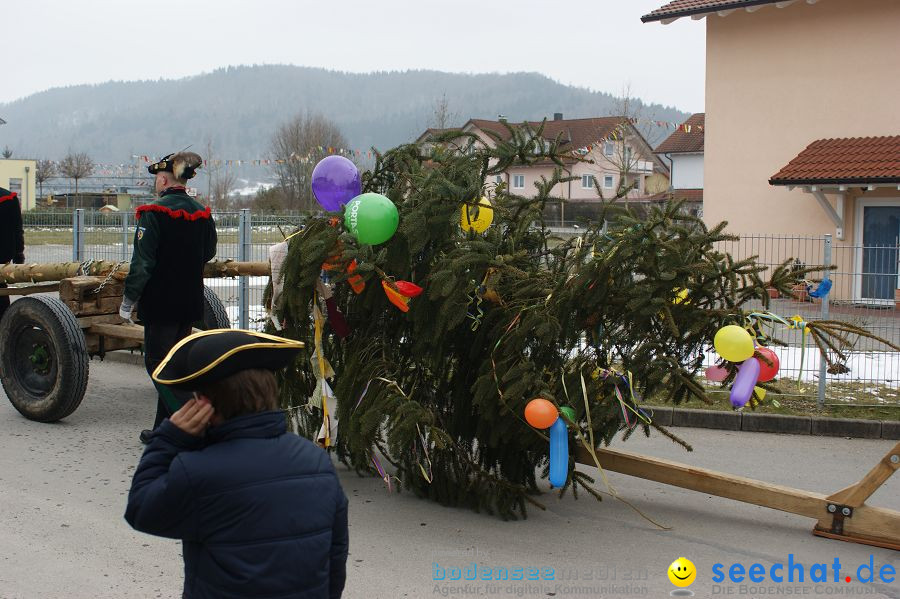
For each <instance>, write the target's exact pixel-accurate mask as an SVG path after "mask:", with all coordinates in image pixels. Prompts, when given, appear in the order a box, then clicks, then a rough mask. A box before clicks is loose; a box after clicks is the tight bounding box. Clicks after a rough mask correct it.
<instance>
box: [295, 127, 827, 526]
mask: <svg viewBox="0 0 900 599" xmlns="http://www.w3.org/2000/svg"><path fill="white" fill-rule="evenodd" d="M509 133H510V136H509V139H507V140H505V141H504V140H503V139H501V138H500V136H497V137H496V139H495V144H496V145H495V147H493V148H487V147H484V145H483V144H481V143H480V142H477V141H476V139H475V138H474V137H468V136H465V135H462V134H460V133H458V132H457V133H450V134H447V135H446V136H445V137H443V138H440V139H439V140H438V143H436V144H434V146H433V147H430V148H429V149H427V150H426V149H424V148H423V147H420V146H417V145H405V146H401V147H398V148H396V149H393V150H391V151H389V152H386V153H385V154H383V155H378V160H377V164H376V166H375V168H374V170H372V171H370V172H368V173H366V174H365V176H364V182H363V183H364V185H363V187H364V189H363V191H375V192H379V193H383V194H385V195H386V196H388V197H389V198H390V199H391V200H392V201H393V202H394V203H395V204H396V206H397V208H398V210H399V213H400V227H399V229H398V231H397V233H396V234H395V235H394V236H393V238H392V239H390V240H389V241H388V242H386V243H384V244H382V245H380V246H376V247H372V246H367V245H360V244H358V243H357V242H356V240H355V239H354V238H353V237H352V236H351V235H350V234H349V233H345V232H342V229H341V227H340V226H339V219H336V218H331V219H329V218H320V219H313V220H311V221H310V222H309V224H308V225H307V227H306V228H305V229H304V230H303V231H302V233H299V234H298V235H296V236H295V237H294V238H293V239H292V240H291V242H290V248H289V252H288V257H287V259H286V262H285V264H284V273H285V274H284V284H285V285H284V288H285V292H284V295H283V296H282V298H281V301H280V305H279V306H278V313H279V315H280V317H281V318H282V319H283V321H284V323H285V326H286V329H285V330H284V331H282V332H281V333H280V334H285V335H287V336H289V337H292V338H296V339H300V340H303V341H305V342H306V344H307V346H306V347H307V355H306V360H300V361H298V365H297V368H296V369H295V370H294V371H292V372H290V373H289V374H288V375H287V376H286V379H285V381H284V383H285V384H283V385H282V393H283V401H284V405H285V407H291V408H297V407H298V406H306V407H300V408H299V409H297V410H296V413H297V414H298V415H299V421H300V426H301V429H302V430H301V432H302V433H303V434H306V435H308V436H310V437H312V436H313V435H314V434H315V432H316V430H317V429H318V428H319V426H320V424H321V423H322V410H321V409H319V408H317V407H310V406H307V405H306V404H307V402H308V398H309V397H310V396H311V395H313V392H314V390H315V388H316V384H317V381H316V377H315V376H314V374H313V373H314V372H316V371H317V369H318V367H317V366H314V367H313V368H310V366H309V365H310V363H311V361H312V363H313V364H315V363H316V361H317V358H316V356H314V352H315V347H316V343H315V341H316V340H315V327H314V322H313V317H312V307H313V303H314V301H316V300H315V299H314V298H315V297H316V293H317V292H316V289H317V281H319V279H320V276H321V274H322V273H323V264H326V263H328V264H329V266H330V268H331V269H332V270H327V271H324V272H326V273H330V274H332V275H335V273H341V274H339V275H336V276H333V279H332V281H333V283H334V293H335V298H336V300H337V305H338V306H339V307H340V309H341V310H342V311H343V314H344V315H345V316H346V321H347V323H348V324H349V327H350V328H351V329H352V332H351V334H350V335H349V336H347V337H345V338H343V339H340V338H338V336H336V335H334V334H331V333H330V332H329V330H326V331H325V334H324V336H323V338H322V347H323V350H324V351H323V354H324V357H325V358H327V360H328V361H329V362H330V365H331V366H332V367H333V369H334V372H335V373H336V376H335V377H334V378H333V380H332V382H333V386H334V391H335V394H336V396H337V398H338V400H339V405H338V408H337V416H338V418H339V422H340V435H339V438H338V442H337V444H336V451H337V454H338V456H339V458H340V459H341V460H342V461H344V462H345V463H346V464H348V465H350V466H351V467H353V468H355V469H356V470H358V471H360V472H376V471H380V470H381V462H380V460H381V459H386V460H388V461H389V462H390V463H391V464H393V467H394V469H395V471H396V477H397V478H398V479H399V480H400V482H401V484H402V486H404V487H406V488H409V489H412V490H413V491H414V492H415V493H417V494H418V495H420V496H422V497H427V498H429V499H432V500H434V501H437V502H439V503H441V504H444V505H453V506H467V507H470V508H472V509H475V510H486V511H488V512H490V513H496V514H499V515H500V516H501V517H503V518H515V517H519V516H524V515H525V513H526V504H527V503H528V502H531V503H534V504H537V505H539V503H538V502H537V501H536V499H535V497H534V496H535V495H536V494H537V491H538V484H537V482H538V478H537V477H538V475H539V473H540V468H541V467H542V466H546V464H547V459H548V442H547V436H546V433H545V432H544V431H538V430H535V429H533V428H531V427H530V426H529V425H528V424H527V423H526V422H525V420H524V417H523V413H524V409H525V405H526V404H527V403H528V401H529V400H531V399H533V398H535V397H544V398H547V399H550V400H551V401H553V402H555V403H556V404H557V405H558V406H570V407H571V408H573V410H574V413H575V418H574V423H571V424H570V427H569V428H570V431H572V432H574V431H575V430H576V429H577V432H578V433H580V434H581V435H582V438H585V439H587V438H591V439H593V440H594V441H595V442H598V443H599V442H603V443H608V442H609V441H610V440H611V439H612V438H613V436H614V435H615V434H616V433H617V432H618V431H620V430H623V429H625V434H626V435H629V434H631V433H632V432H634V431H635V430H642V431H643V432H644V433H646V434H649V433H650V429H657V430H658V431H660V432H662V433H664V434H667V435H668V433H666V432H665V431H664V430H663V429H661V428H660V427H658V425H657V424H656V423H655V422H654V421H653V418H652V414H651V413H650V411H649V410H647V409H645V408H642V399H641V397H650V396H652V397H653V398H654V399H655V400H662V399H668V400H671V401H673V402H674V403H676V404H677V403H679V402H681V401H683V400H685V399H686V398H688V397H690V396H694V397H700V398H704V399H705V398H706V395H705V391H704V387H703V386H702V385H701V384H700V383H698V381H697V379H696V376H697V374H698V372H700V370H701V367H702V364H703V357H704V356H703V351H705V350H706V348H707V347H708V346H709V345H710V343H711V341H712V339H713V337H714V335H715V333H716V331H717V330H718V329H719V328H720V327H722V326H723V325H725V324H734V323H743V322H744V317H745V312H744V310H743V307H744V306H745V305H746V304H747V303H748V302H750V301H753V300H758V301H760V302H762V303H763V305H764V306H768V301H769V299H768V294H767V292H766V286H767V285H772V286H775V287H777V288H779V289H781V290H783V291H785V292H787V291H788V289H789V287H790V284H791V283H792V281H793V276H794V274H793V273H791V272H790V269H789V268H788V266H787V264H785V265H782V266H781V267H779V268H777V269H775V271H774V273H773V274H772V277H771V279H770V280H769V281H767V282H765V283H764V282H763V281H762V280H761V278H760V276H761V274H762V273H763V271H764V270H765V268H764V267H762V266H759V265H758V264H756V263H755V262H754V261H753V260H752V259H748V260H734V259H732V258H731V257H730V256H729V255H727V254H724V253H722V252H721V251H719V250H718V249H716V246H717V244H718V242H720V241H723V240H727V239H733V237H731V236H729V235H728V234H726V233H725V232H724V228H725V224H724V223H723V224H721V225H719V226H716V227H713V228H712V229H709V228H707V227H706V226H705V225H704V223H703V222H702V221H701V220H699V219H697V218H695V217H693V216H691V215H688V214H685V213H683V212H682V211H681V210H680V205H679V204H676V203H672V204H669V205H665V206H661V207H658V208H653V209H651V210H650V212H649V214H648V215H647V216H646V217H645V218H642V219H640V220H638V219H637V218H635V217H634V216H633V215H632V214H631V213H630V212H629V211H628V210H627V209H624V208H622V207H621V206H619V204H618V203H617V202H615V201H611V202H606V203H605V208H604V221H605V223H606V224H605V225H604V223H603V222H598V223H585V227H584V229H582V230H581V234H580V235H578V236H577V237H574V238H569V239H563V238H560V237H557V236H554V234H552V233H551V232H550V231H549V230H548V229H547V228H546V227H545V226H544V223H543V214H544V207H545V205H546V204H547V203H548V202H560V201H563V200H562V199H561V198H559V197H554V196H553V195H552V190H553V188H554V186H556V185H557V184H558V183H563V182H566V181H568V180H569V178H566V177H564V176H563V173H564V171H563V169H562V167H563V159H564V158H566V159H570V158H569V155H570V154H567V155H565V156H564V155H563V154H561V153H560V150H559V143H558V142H557V143H553V144H550V146H549V147H544V145H543V144H536V143H535V140H537V139H541V133H542V131H541V130H540V129H539V130H537V131H534V130H530V129H528V128H527V127H524V128H523V127H515V128H514V127H509ZM460 139H462V140H463V142H462V143H460ZM537 162H541V163H544V162H551V163H554V164H556V165H557V167H558V168H557V169H556V172H555V174H554V175H553V176H552V177H551V178H550V179H548V180H543V181H541V182H540V183H539V185H538V186H537V194H536V196H535V197H534V198H525V197H522V196H519V195H516V194H513V193H511V192H510V190H508V189H506V188H505V187H504V186H502V185H500V186H498V187H497V188H495V189H494V188H492V187H489V188H487V189H488V191H490V192H491V193H490V194H489V195H491V197H490V201H491V202H492V203H493V207H494V219H493V225H492V226H491V227H490V228H489V229H488V230H487V231H486V232H484V233H482V234H475V233H473V232H468V233H467V232H464V231H463V230H462V229H461V227H460V214H461V212H460V211H461V207H462V206H463V205H465V204H473V203H475V202H476V201H477V199H478V198H480V197H482V196H484V195H488V194H486V188H485V183H484V182H485V181H486V180H493V178H494V177H493V176H494V175H496V174H500V173H503V172H506V171H507V170H508V169H509V168H511V167H514V166H516V165H529V164H534V163H537ZM352 261H355V263H356V265H357V267H356V270H355V271H354V272H353V273H352V274H353V275H354V276H357V275H358V276H360V277H362V278H363V279H364V280H365V283H366V285H365V289H364V290H363V291H362V293H360V294H356V293H355V292H354V291H353V290H352V288H351V285H349V284H348V283H347V282H348V276H350V275H349V274H348V273H347V272H346V269H347V266H348V265H350V264H351V262H352ZM807 270H812V269H807ZM382 280H386V281H388V282H389V283H388V284H389V285H390V284H391V283H393V282H394V281H401V280H402V281H409V282H412V283H415V284H417V285H420V286H421V287H423V288H424V289H425V291H424V293H422V295H420V296H418V297H416V298H415V299H412V300H411V302H410V310H409V312H407V313H404V312H402V311H400V310H398V309H397V308H396V307H395V306H394V305H392V304H391V303H390V302H389V301H388V300H387V298H386V295H385V292H384V290H383V287H382ZM682 290H687V298H686V299H685V298H684V296H683V294H682V295H681V296H679V293H680V292H682ZM682 293H683V292H682ZM321 310H322V311H323V313H324V311H325V308H324V307H322V308H321ZM819 333H820V335H819V336H820V337H823V336H824V337H828V333H827V331H825V333H824V334H823V333H822V330H821V329H820V330H819ZM831 342H832V343H835V344H836V347H837V345H838V344H839V341H831ZM329 408H333V405H331V406H329ZM588 411H589V418H588ZM378 456H381V457H380V458H379V457H378ZM572 468H574V460H571V461H570V476H569V479H568V481H569V482H568V483H567V487H569V486H571V487H573V490H574V491H577V490H578V489H579V488H581V489H585V490H588V491H589V492H591V493H592V494H594V495H595V496H596V491H595V490H594V489H592V488H591V484H592V482H593V481H592V480H591V479H590V478H588V477H587V476H586V475H584V474H583V473H577V472H575V471H574V470H572ZM379 475H382V473H381V472H379Z"/></svg>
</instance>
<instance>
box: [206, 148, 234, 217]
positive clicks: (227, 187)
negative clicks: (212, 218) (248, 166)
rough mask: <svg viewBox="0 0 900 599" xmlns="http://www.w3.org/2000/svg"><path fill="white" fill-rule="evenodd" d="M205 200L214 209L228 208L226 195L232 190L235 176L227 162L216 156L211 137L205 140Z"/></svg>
mask: <svg viewBox="0 0 900 599" xmlns="http://www.w3.org/2000/svg"><path fill="white" fill-rule="evenodd" d="M204 170H205V171H206V201H207V202H209V205H210V206H212V207H213V208H214V209H216V210H227V209H228V208H229V202H228V196H229V194H231V192H232V191H233V190H234V185H235V182H236V181H237V177H236V176H235V174H234V172H232V171H231V170H230V169H229V168H228V165H227V164H223V163H222V161H221V160H219V159H218V158H216V152H215V147H214V145H213V142H212V140H211V139H207V140H206V167H205V169H204Z"/></svg>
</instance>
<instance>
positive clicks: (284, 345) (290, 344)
mask: <svg viewBox="0 0 900 599" xmlns="http://www.w3.org/2000/svg"><path fill="white" fill-rule="evenodd" d="M231 331H235V332H239V333H247V334H248V335H253V336H254V337H262V338H264V339H271V340H273V341H276V342H277V343H248V344H247V345H241V346H238V347H235V348H232V349H230V350H228V351H227V352H225V353H224V354H222V355H221V356H219V357H218V358H216V359H215V360H213V361H212V362H211V363H210V364H207V365H206V366H204V367H203V368H201V369H200V370H198V371H197V372H194V373H192V374H189V375H187V376H183V377H181V378H179V379H161V378H159V374H160V372H162V369H163V368H165V366H166V365H167V364H168V363H169V360H171V358H172V356H173V355H175V352H176V351H178V349H180V348H181V347H182V346H183V345H185V344H186V343H188V342H190V341H193V340H194V339H197V338H199V337H206V336H207V335H215V334H218V333H224V332H231ZM303 347H305V345H304V343H303V342H302V341H294V340H293V339H285V338H284V337H277V336H275V335H269V334H267V333H259V332H257V331H248V330H246V329H210V330H209V331H201V332H199V333H194V334H193V335H188V336H187V337H185V338H184V339H182V340H181V341H179V342H178V343H176V344H175V346H174V347H172V349H170V350H169V353H168V354H167V355H166V357H165V358H163V361H162V362H160V363H159V366H157V367H156V369H155V370H154V371H153V374H152V375H151V377H150V378H152V379H153V380H154V381H156V382H157V383H160V384H161V385H179V384H181V383H186V382H187V381H190V380H192V379H195V378H197V377H199V376H202V375H204V374H206V373H207V372H209V371H210V370H212V369H213V368H215V367H216V366H218V365H219V364H221V363H222V362H223V361H225V360H227V359H228V358H230V357H231V356H233V355H234V354H236V353H238V352H240V351H243V350H245V349H255V348H271V349H302V348H303Z"/></svg>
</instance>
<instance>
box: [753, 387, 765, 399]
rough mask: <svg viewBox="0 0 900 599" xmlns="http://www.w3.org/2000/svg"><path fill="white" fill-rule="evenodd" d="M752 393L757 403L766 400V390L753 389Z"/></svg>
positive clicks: (760, 388)
mask: <svg viewBox="0 0 900 599" xmlns="http://www.w3.org/2000/svg"><path fill="white" fill-rule="evenodd" d="M753 392H754V393H756V398H757V399H758V400H759V401H762V400H764V399H765V398H766V390H765V389H763V388H762V387H753Z"/></svg>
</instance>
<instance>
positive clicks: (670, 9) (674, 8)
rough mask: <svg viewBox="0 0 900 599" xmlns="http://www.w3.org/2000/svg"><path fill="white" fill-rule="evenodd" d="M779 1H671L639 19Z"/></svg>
mask: <svg viewBox="0 0 900 599" xmlns="http://www.w3.org/2000/svg"><path fill="white" fill-rule="evenodd" d="M778 1H779V0H672V2H669V3H668V4H666V5H665V6H661V7H659V8H657V9H656V10H654V11H653V12H651V13H650V14H647V15H644V16H643V17H641V21H643V22H644V23H647V22H649V21H661V20H663V19H677V18H679V17H687V16H690V15H698V14H703V13H708V12H715V11H717V10H729V9H734V8H746V7H748V6H759V5H761V4H775V2H778Z"/></svg>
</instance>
